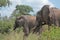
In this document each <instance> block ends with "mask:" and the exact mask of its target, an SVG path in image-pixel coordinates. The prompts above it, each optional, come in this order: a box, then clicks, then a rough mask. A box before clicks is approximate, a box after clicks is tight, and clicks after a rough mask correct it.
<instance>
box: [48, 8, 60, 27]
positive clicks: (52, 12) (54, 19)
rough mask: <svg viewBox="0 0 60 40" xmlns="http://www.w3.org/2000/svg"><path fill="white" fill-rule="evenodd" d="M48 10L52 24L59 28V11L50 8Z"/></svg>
mask: <svg viewBox="0 0 60 40" xmlns="http://www.w3.org/2000/svg"><path fill="white" fill-rule="evenodd" d="M49 9H50V18H51V19H52V24H54V25H55V26H58V27H60V9H58V8H55V7H52V8H49Z"/></svg>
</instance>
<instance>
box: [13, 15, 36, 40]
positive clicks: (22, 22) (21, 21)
mask: <svg viewBox="0 0 60 40" xmlns="http://www.w3.org/2000/svg"><path fill="white" fill-rule="evenodd" d="M35 22H36V16H29V15H21V16H20V17H17V18H16V20H15V24H14V29H13V30H15V29H16V28H18V27H19V26H20V27H21V26H23V32H24V40H26V37H27V36H28V35H29V33H30V32H31V30H32V29H33V28H34V27H35V24H36V23H35Z"/></svg>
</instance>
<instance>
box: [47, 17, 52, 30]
mask: <svg viewBox="0 0 60 40" xmlns="http://www.w3.org/2000/svg"><path fill="white" fill-rule="evenodd" d="M47 24H48V30H50V26H51V24H52V23H51V20H50V17H48V20H47Z"/></svg>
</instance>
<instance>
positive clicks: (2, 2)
mask: <svg viewBox="0 0 60 40" xmlns="http://www.w3.org/2000/svg"><path fill="white" fill-rule="evenodd" d="M9 4H10V1H9V0H0V7H2V6H4V7H5V6H7V5H8V6H9Z"/></svg>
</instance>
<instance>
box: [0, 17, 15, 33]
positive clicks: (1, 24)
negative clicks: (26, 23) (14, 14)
mask: <svg viewBox="0 0 60 40" xmlns="http://www.w3.org/2000/svg"><path fill="white" fill-rule="evenodd" d="M13 24H14V21H13V20H11V19H8V18H7V16H5V17H2V19H1V20H0V33H8V32H10V30H11V28H12V27H13Z"/></svg>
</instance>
